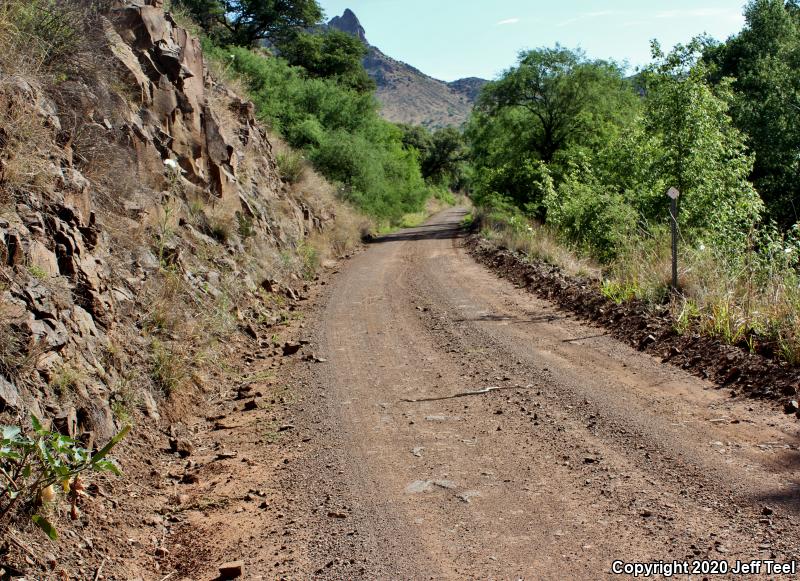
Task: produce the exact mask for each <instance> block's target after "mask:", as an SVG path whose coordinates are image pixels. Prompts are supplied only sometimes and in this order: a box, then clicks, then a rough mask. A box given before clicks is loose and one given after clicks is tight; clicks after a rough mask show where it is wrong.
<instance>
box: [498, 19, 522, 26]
mask: <svg viewBox="0 0 800 581" xmlns="http://www.w3.org/2000/svg"><path fill="white" fill-rule="evenodd" d="M518 22H519V18H507V19H506V20H501V21H500V22H498V23H497V24H495V26H508V25H509V24H517V23H518Z"/></svg>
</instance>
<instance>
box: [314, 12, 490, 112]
mask: <svg viewBox="0 0 800 581" xmlns="http://www.w3.org/2000/svg"><path fill="white" fill-rule="evenodd" d="M328 26H330V27H332V28H336V29H338V30H341V31H344V32H347V33H349V34H352V35H353V36H355V37H357V38H359V39H361V41H362V42H363V43H364V44H366V45H367V46H368V47H369V53H368V54H367V57H366V58H365V59H364V67H365V68H366V69H367V73H368V74H369V76H370V77H371V78H372V79H373V80H374V81H375V83H376V84H377V97H378V100H379V101H380V102H381V104H382V105H383V107H382V113H383V116H384V117H385V118H386V119H388V120H389V121H394V122H397V123H410V124H413V125H425V126H427V127H446V126H460V125H462V124H463V123H464V122H465V121H466V120H467V119H468V118H469V114H470V112H471V111H472V108H473V106H474V105H475V101H476V100H477V98H478V94H479V93H480V90H481V89H482V88H483V86H484V85H485V84H486V83H487V81H485V80H483V79H478V78H475V77H471V78H468V79H460V80H458V81H454V82H452V83H446V82H444V81H440V80H438V79H434V78H433V77H430V76H428V75H426V74H425V73H423V72H421V71H419V70H417V69H415V68H414V67H412V66H411V65H408V64H406V63H404V62H402V61H398V60H395V59H393V58H391V57H389V56H387V55H385V54H384V53H383V52H381V51H380V49H378V48H377V47H374V46H371V45H370V44H369V42H367V38H366V33H365V31H364V27H363V26H361V23H360V22H359V20H358V18H357V17H356V15H355V14H353V12H352V11H351V10H350V9H349V8H348V9H347V10H345V12H344V14H343V15H342V16H337V17H335V18H333V19H332V20H331V21H330V22H329V23H328Z"/></svg>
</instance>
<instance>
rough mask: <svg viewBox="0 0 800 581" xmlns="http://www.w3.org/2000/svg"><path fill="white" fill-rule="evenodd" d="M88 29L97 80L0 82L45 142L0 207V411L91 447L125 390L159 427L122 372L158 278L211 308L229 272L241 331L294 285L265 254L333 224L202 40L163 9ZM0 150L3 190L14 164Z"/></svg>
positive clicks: (141, 9)
mask: <svg viewBox="0 0 800 581" xmlns="http://www.w3.org/2000/svg"><path fill="white" fill-rule="evenodd" d="M100 22H101V24H100V26H99V28H100V30H98V31H97V39H104V42H102V43H99V41H98V43H99V44H102V45H103V50H105V51H106V52H107V55H104V56H103V58H104V59H105V60H104V64H106V65H110V67H111V69H112V70H111V71H110V72H108V71H104V73H103V74H106V75H108V76H107V77H103V78H98V79H89V78H85V79H84V78H80V77H78V78H75V79H70V80H67V81H64V82H62V83H60V84H59V86H58V90H57V91H53V92H50V93H48V92H47V91H45V90H43V89H41V88H39V87H37V86H36V85H35V84H32V83H29V82H28V81H25V80H23V79H19V78H13V77H12V78H7V79H4V80H2V81H0V107H17V108H28V109H26V110H27V111H28V113H29V117H30V118H31V119H38V120H39V121H37V122H38V123H40V124H41V125H42V127H44V128H45V129H44V131H46V132H49V135H50V137H49V140H50V142H51V143H50V146H49V147H50V154H49V160H48V169H47V171H45V172H43V178H42V181H43V183H44V185H42V186H37V188H33V187H30V188H28V187H17V188H15V191H14V192H13V203H11V204H7V205H2V206H1V207H0V335H2V337H0V412H3V411H5V412H11V413H18V414H24V413H26V412H30V411H33V412H34V413H36V414H37V415H43V412H44V415H46V416H50V417H58V418H61V419H60V420H59V421H61V423H62V424H63V425H64V426H65V430H67V431H68V432H69V433H71V434H80V433H86V432H91V433H92V438H93V439H94V440H95V441H98V442H100V443H103V441H104V440H105V439H107V438H108V437H110V436H111V435H112V433H113V432H114V430H115V429H117V427H118V426H116V425H115V418H114V415H113V414H112V411H111V403H112V401H114V399H115V398H121V397H123V395H120V393H121V392H119V390H120V389H122V388H121V387H120V386H128V387H126V389H129V390H133V391H135V392H137V393H134V394H133V396H128V395H125V396H124V397H128V398H129V399H131V400H132V401H135V402H137V404H138V405H139V406H140V407H141V409H142V411H143V412H144V413H145V414H146V415H148V416H150V417H154V418H155V417H158V410H157V407H158V404H157V401H158V400H159V399H160V398H161V397H162V396H163V394H161V393H158V389H157V388H156V387H155V386H154V385H153V386H151V381H150V379H149V378H148V377H147V375H146V374H142V373H139V374H138V375H135V376H133V375H131V373H132V370H134V369H136V368H137V366H138V367H140V368H146V367H147V365H148V363H147V361H148V358H149V357H151V354H150V349H151V344H150V342H149V341H150V339H149V338H147V337H146V336H145V333H144V332H142V331H141V330H142V328H143V326H144V322H145V321H146V319H147V317H148V316H149V315H148V312H149V310H150V309H152V304H150V303H149V302H148V301H149V300H150V299H151V298H152V294H148V293H149V292H150V290H149V289H151V287H152V286H153V284H154V283H153V281H155V280H157V279H159V277H161V278H164V272H165V270H167V269H168V271H169V273H170V276H173V277H176V279H177V280H178V281H179V283H180V285H183V286H185V287H187V288H190V289H194V291H193V292H195V293H196V294H197V295H198V296H200V297H201V298H202V297H208V300H209V301H212V302H213V301H215V300H219V301H222V298H224V296H223V295H224V293H223V290H221V288H220V287H221V278H222V277H223V274H224V275H225V276H228V277H229V278H230V279H233V280H235V281H236V283H237V293H241V294H240V295H239V296H240V300H241V303H240V304H235V305H234V308H235V309H236V312H235V317H240V318H242V319H244V318H245V316H246V315H245V314H243V313H241V312H240V308H244V307H243V305H244V304H246V303H247V301H248V300H251V301H253V302H256V301H257V300H258V297H257V294H256V293H257V289H258V284H257V283H256V282H255V281H256V280H260V279H259V278H258V277H262V278H265V277H267V276H269V277H270V278H273V277H277V278H280V277H281V276H289V274H290V273H289V270H288V269H287V268H285V267H281V268H282V271H281V273H280V274H279V273H276V272H271V271H270V270H269V269H270V268H271V267H270V263H269V261H268V260H267V259H268V258H269V257H270V256H274V257H275V261H276V262H278V261H279V260H280V259H279V256H280V253H281V252H282V250H283V249H292V248H294V247H296V246H297V245H298V244H300V243H301V241H302V240H303V239H304V237H306V236H307V235H310V234H311V233H313V232H316V231H320V230H321V229H323V228H324V227H325V226H326V225H327V224H328V223H330V222H331V221H332V219H333V216H332V214H331V212H330V210H328V209H323V208H317V207H316V206H315V204H316V203H317V202H311V201H308V200H305V199H303V198H301V197H297V196H295V195H294V194H292V193H290V191H289V189H288V188H287V186H286V185H285V184H284V183H283V182H282V181H281V179H280V177H279V174H278V171H277V164H276V161H275V156H274V155H273V152H272V146H271V144H270V142H269V140H268V138H267V135H266V133H265V132H264V130H263V129H262V128H261V127H260V126H259V125H258V123H257V122H256V120H255V117H254V107H253V105H252V103H249V102H246V101H243V100H242V99H240V98H239V97H238V96H236V95H235V94H233V93H231V92H230V91H228V90H227V89H226V88H224V87H223V86H221V85H218V84H217V83H216V82H215V81H214V80H213V79H212V78H211V77H210V76H209V74H208V72H207V70H206V69H205V66H204V62H203V56H202V53H201V50H200V43H199V41H198V40H197V39H196V38H193V37H192V36H191V35H190V34H189V33H188V32H187V31H186V30H184V29H182V28H180V27H179V26H177V25H176V24H175V22H174V21H173V20H172V19H171V18H170V17H169V16H168V15H165V14H164V12H163V9H162V8H161V6H160V0H150V1H145V2H142V1H138V2H131V3H119V4H118V6H117V7H116V8H115V9H114V10H113V11H112V12H111V14H109V15H108V16H107V18H104V19H101V21H100ZM0 130H2V127H0ZM79 142H80V143H79ZM5 145H6V141H5V140H4V139H0V191H3V189H4V188H9V187H10V186H7V184H6V183H4V173H3V172H4V168H5V167H6V166H8V165H10V164H12V163H13V162H14V159H13V158H12V157H13V156H11V154H7V153H6V152H5V151H4V147H5ZM87 152H95V153H96V154H97V157H96V159H92V160H87V155H88V153H87ZM96 174H102V175H99V176H98V175H96ZM101 182H102V183H105V184H106V185H105V186H102V187H101V185H100V184H101ZM0 200H2V198H0ZM245 242H247V249H245ZM201 250H202V252H201ZM226 300H227V299H226ZM221 304H227V303H221ZM227 308H231V307H230V306H228V307H227ZM168 314H170V315H174V314H172V313H168ZM164 340H170V337H168V336H167V337H166V338H165V339H164ZM132 383H133V385H131V384H132ZM65 402H68V403H69V405H70V406H71V407H72V408H74V410H73V411H70V409H68V408H64V405H66V404H65ZM64 414H67V415H66V416H65V415H64Z"/></svg>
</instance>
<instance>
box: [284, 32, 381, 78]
mask: <svg viewBox="0 0 800 581" xmlns="http://www.w3.org/2000/svg"><path fill="white" fill-rule="evenodd" d="M280 54H281V56H282V57H283V58H285V59H286V60H287V61H289V64H291V65H294V66H301V67H303V68H304V69H305V70H306V71H308V74H309V75H310V76H312V77H316V78H327V79H333V80H335V81H337V82H339V83H340V84H342V85H344V86H346V87H348V88H351V89H353V90H356V91H358V92H360V93H368V92H371V91H373V90H375V82H374V81H373V80H372V79H370V78H369V75H368V74H367V71H366V70H365V69H364V64H363V59H364V57H365V56H366V54H367V47H366V45H365V44H364V43H363V42H361V41H360V40H359V39H357V38H356V37H355V36H352V35H350V34H347V33H346V32H341V31H339V30H326V31H324V32H302V33H299V34H297V35H295V36H294V37H293V38H291V39H289V40H287V41H285V42H284V43H282V44H281V45H280Z"/></svg>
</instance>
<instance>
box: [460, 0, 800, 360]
mask: <svg viewBox="0 0 800 581" xmlns="http://www.w3.org/2000/svg"><path fill="white" fill-rule="evenodd" d="M745 16H746V26H745V28H744V30H743V31H742V32H741V33H740V34H738V35H736V36H735V37H733V38H731V39H729V40H728V41H727V42H725V43H721V44H720V43H715V42H712V41H710V40H709V39H706V38H699V39H695V40H693V41H691V42H690V43H688V44H686V45H684V46H678V47H676V48H675V49H674V50H673V51H672V52H670V53H669V54H664V53H663V52H662V51H661V49H660V47H659V46H658V45H657V44H654V46H653V62H652V64H651V65H649V66H648V67H646V68H645V70H643V71H641V72H640V73H639V74H637V75H636V76H635V77H633V78H625V76H624V72H623V69H622V68H621V67H619V66H618V65H616V64H615V63H613V62H607V61H599V60H589V59H588V58H587V57H586V56H585V55H584V54H582V53H581V52H578V51H571V50H568V49H565V48H563V47H560V46H556V47H555V48H553V49H539V50H533V51H529V52H524V53H522V54H521V55H520V58H519V62H518V64H517V66H515V67H513V68H512V69H510V70H508V71H506V73H505V74H504V75H503V76H502V77H501V78H500V79H499V80H497V81H496V82H494V83H491V84H489V85H488V86H487V88H486V89H485V90H484V92H483V94H482V96H481V99H480V102H479V105H478V107H477V109H476V111H475V113H474V114H473V117H472V119H471V121H470V123H469V126H468V128H467V131H466V135H467V137H468V139H469V141H470V154H471V159H472V162H473V167H474V177H473V181H472V187H473V189H474V197H475V199H476V200H477V201H478V202H479V203H481V204H482V205H483V206H484V207H486V208H487V213H488V214H489V216H490V218H491V219H493V221H494V223H495V224H503V225H504V228H505V230H506V232H508V233H510V234H509V236H510V238H512V239H515V240H516V243H517V244H518V245H522V246H526V247H528V248H535V247H537V243H536V242H535V240H534V239H537V238H541V237H543V236H550V237H556V238H557V239H558V240H560V241H561V242H562V243H566V244H568V245H570V246H571V247H572V248H573V249H574V250H575V251H576V252H578V253H582V254H584V255H588V256H591V257H594V259H596V260H597V261H598V262H599V263H600V264H601V265H603V271H604V274H605V278H606V280H605V283H604V288H605V290H606V292H607V293H608V294H609V295H610V296H612V297H614V298H617V299H620V300H623V299H626V298H630V297H634V296H637V297H641V298H646V299H648V300H652V301H656V302H659V303H661V302H665V301H667V302H669V301H671V302H672V306H673V308H674V309H675V314H676V316H677V317H678V319H679V320H680V321H681V323H680V326H681V327H683V328H693V327H697V326H699V327H701V328H702V329H703V330H705V331H707V332H710V333H712V334H714V335H717V336H719V337H721V338H723V339H725V340H727V341H730V342H732V343H742V344H743V345H744V344H746V345H748V346H749V347H750V348H753V349H758V350H762V351H765V352H778V353H780V354H782V355H783V356H784V357H786V358H788V359H791V360H798V357H800V347H799V345H798V341H799V339H800V323H798V312H800V292H798V277H797V269H798V254H799V253H798V250H800V247H798V242H797V240H798V239H797V234H798V232H797V230H798V226H797V225H796V224H797V222H798V215H797V211H796V208H795V204H796V202H795V200H797V199H798V183H797V179H796V176H797V175H798V169H800V165H799V164H800V128H798V125H797V123H796V121H797V119H798V111H800V58H799V57H800V10H799V9H798V7H797V4H796V3H795V2H794V1H791V2H786V3H784V2H783V1H782V0H753V1H751V2H750V3H749V4H748V6H747V8H746V12H745ZM670 187H677V188H678V189H679V190H680V191H681V194H682V195H681V198H680V218H679V222H680V228H681V238H682V241H681V245H682V270H681V290H682V293H681V294H677V295H676V294H674V293H670V292H669V288H668V283H669V242H668V236H667V231H668V227H669V220H670V218H669V212H668V208H669V205H668V200H667V198H666V196H665V193H666V191H667V189H668V188H670ZM529 221H534V222H536V223H538V224H540V225H543V226H542V227H541V228H538V229H536V228H534V229H529V227H528V224H529Z"/></svg>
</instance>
